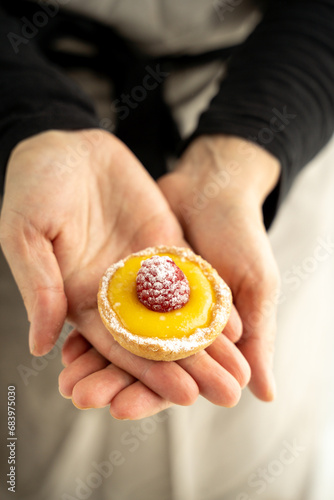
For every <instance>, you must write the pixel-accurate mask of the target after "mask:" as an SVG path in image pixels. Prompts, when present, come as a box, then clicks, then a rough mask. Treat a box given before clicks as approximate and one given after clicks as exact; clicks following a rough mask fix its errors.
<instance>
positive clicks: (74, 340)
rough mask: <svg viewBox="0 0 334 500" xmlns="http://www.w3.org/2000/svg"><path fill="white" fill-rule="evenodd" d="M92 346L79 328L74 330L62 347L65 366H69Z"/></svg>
mask: <svg viewBox="0 0 334 500" xmlns="http://www.w3.org/2000/svg"><path fill="white" fill-rule="evenodd" d="M91 347H92V346H91V344H90V343H89V342H88V341H87V340H86V339H85V338H84V337H83V336H82V335H81V334H80V333H79V332H78V331H77V330H72V332H71V333H70V334H69V335H68V337H67V338H66V340H65V342H64V344H63V347H62V351H61V354H62V364H63V365H64V366H65V367H66V366H68V365H69V364H71V363H72V362H73V361H75V360H76V359H77V358H78V357H79V356H81V355H82V354H84V353H85V352H87V351H88V350H89V349H90V348H91Z"/></svg>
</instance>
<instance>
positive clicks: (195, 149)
mask: <svg viewBox="0 0 334 500" xmlns="http://www.w3.org/2000/svg"><path fill="white" fill-rule="evenodd" d="M176 171H177V172H178V173H182V174H185V175H188V176H190V177H191V179H192V184H196V185H197V186H203V185H205V183H206V182H207V179H208V176H209V177H211V178H213V177H214V176H217V175H219V177H220V178H221V179H224V180H225V194H226V195H227V194H228V192H233V194H238V193H239V194H240V195H241V196H242V197H249V198H253V199H255V200H256V201H257V202H258V203H259V204H260V205H262V203H263V202H264V200H265V198H266V197H267V196H268V194H269V193H270V192H271V191H272V190H273V189H274V187H275V186H276V184H277V182H278V180H279V175H280V163H279V161H278V159H277V158H275V157H274V156H273V155H271V154H270V153H269V152H268V151H266V150H264V149H263V148H261V147H260V146H258V145H256V144H255V143H252V142H250V141H247V140H245V139H242V138H239V137H235V136H225V135H222V134H219V135H218V134H217V135H210V136H208V135H206V136H201V137H198V138H196V139H195V140H194V141H193V142H192V143H191V144H190V145H189V147H188V148H187V149H186V151H185V152H184V154H183V155H182V157H181V159H180V162H179V163H178V165H177V167H176Z"/></svg>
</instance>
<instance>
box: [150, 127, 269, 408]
mask: <svg viewBox="0 0 334 500" xmlns="http://www.w3.org/2000/svg"><path fill="white" fill-rule="evenodd" d="M278 176H279V163H278V161H277V160H276V159H275V158H274V157H272V156H271V155H270V154H269V153H267V152H266V151H264V150H262V149H261V148H260V147H258V146H256V145H255V144H252V143H249V142H247V141H244V140H242V139H239V138H235V137H224V136H222V135H221V136H209V137H205V136H203V137H200V138H198V139H196V140H195V141H194V142H193V143H192V144H191V145H190V146H189V148H188V149H187V150H186V152H185V153H184V155H183V157H182V158H181V160H180V162H179V163H178V165H177V167H176V169H175V171H174V172H173V173H170V174H167V175H166V176H164V177H162V178H161V179H160V180H159V186H160V188H161V190H162V192H163V193H164V195H165V196H166V198H167V200H168V202H169V204H170V206H171V208H172V209H173V211H174V213H175V214H176V215H177V217H178V219H179V221H180V223H181V224H182V226H183V229H184V234H185V237H186V239H187V241H188V243H189V244H190V245H191V246H192V248H193V249H194V250H195V251H196V252H197V253H199V254H200V255H202V256H203V257H204V258H205V259H206V260H208V261H209V262H210V263H211V264H212V265H213V266H214V267H215V268H216V269H217V270H218V272H219V273H220V275H221V276H222V278H223V279H224V280H225V281H226V282H227V283H228V285H229V286H230V287H231V290H232V294H233V296H234V304H235V306H236V309H237V311H238V313H239V315H240V318H241V321H242V325H243V334H242V337H241V340H240V341H239V343H238V347H239V348H240V350H241V352H242V353H243V354H244V356H245V357H246V359H247V360H248V362H249V364H250V367H251V373H252V376H251V381H250V388H251V390H252V391H253V393H254V394H255V395H256V396H257V397H258V398H260V399H262V400H264V401H270V400H272V399H273V397H274V392H275V384H274V378H273V374H272V362H273V350H274V336H275V328H276V299H277V292H278V282H279V278H278V276H279V275H278V270H277V266H276V262H275V259H274V257H273V254H272V251H271V247H270V244H269V240H268V237H267V234H266V231H265V228H264V225H263V222H262V211H261V208H262V204H263V201H264V199H265V197H266V196H267V195H268V194H269V192H270V191H271V190H272V189H273V187H274V186H275V184H276V183H277V180H278ZM207 352H209V354H210V348H209V349H207Z"/></svg>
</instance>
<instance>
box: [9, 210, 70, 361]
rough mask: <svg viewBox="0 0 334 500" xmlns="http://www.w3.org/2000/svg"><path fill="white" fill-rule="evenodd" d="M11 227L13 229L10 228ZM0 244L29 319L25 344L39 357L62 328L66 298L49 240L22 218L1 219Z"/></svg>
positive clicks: (50, 347) (54, 340)
mask: <svg viewBox="0 0 334 500" xmlns="http://www.w3.org/2000/svg"><path fill="white" fill-rule="evenodd" d="M13 227H15V230H13ZM1 244H2V249H3V252H4V254H5V257H6V259H7V261H8V264H9V266H10V268H11V271H12V273H13V276H14V279H15V281H16V283H17V285H18V288H19V290H20V293H21V295H22V298H23V301H24V305H25V307H26V310H27V314H28V319H29V321H30V330H29V347H30V351H31V353H32V354H34V355H36V356H43V355H44V354H46V353H47V352H49V351H50V350H51V349H52V347H53V346H54V344H55V342H56V340H57V338H58V337H59V334H60V332H61V329H62V327H63V324H64V321H65V318H66V312H67V300H66V296H65V292H64V286H63V280H62V276H61V272H60V269H59V266H58V262H57V259H56V256H55V254H54V253H53V248H52V243H51V241H50V240H48V239H47V238H46V237H45V236H44V235H42V234H41V233H40V232H39V231H38V230H37V229H36V228H35V227H34V226H32V225H31V224H29V223H27V222H26V221H25V222H24V223H22V222H21V221H20V223H19V224H17V227H16V225H13V221H11V224H10V225H8V224H7V223H6V219H5V220H2V221H1Z"/></svg>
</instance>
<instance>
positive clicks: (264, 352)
mask: <svg viewBox="0 0 334 500" xmlns="http://www.w3.org/2000/svg"><path fill="white" fill-rule="evenodd" d="M263 314H264V318H261V314H260V316H259V317H258V319H257V320H256V321H252V324H253V329H252V328H251V326H250V325H248V326H246V327H245V333H244V336H243V337H242V339H241V340H240V341H239V343H238V344H237V345H238V347H239V349H240V351H241V352H242V354H243V355H244V356H245V358H246V359H247V361H248V363H249V365H250V367H251V372H252V376H251V380H250V383H249V388H250V389H251V391H252V392H253V394H254V395H255V396H256V397H258V398H259V399H261V400H262V401H268V402H269V401H272V400H273V399H274V398H275V394H276V384H275V378H274V374H273V356H274V341H275V333H276V318H275V317H274V318H271V320H270V321H268V319H267V318H266V314H265V313H263ZM252 317H253V318H254V316H252ZM256 323H257V324H256ZM245 324H247V319H246V320H245Z"/></svg>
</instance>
